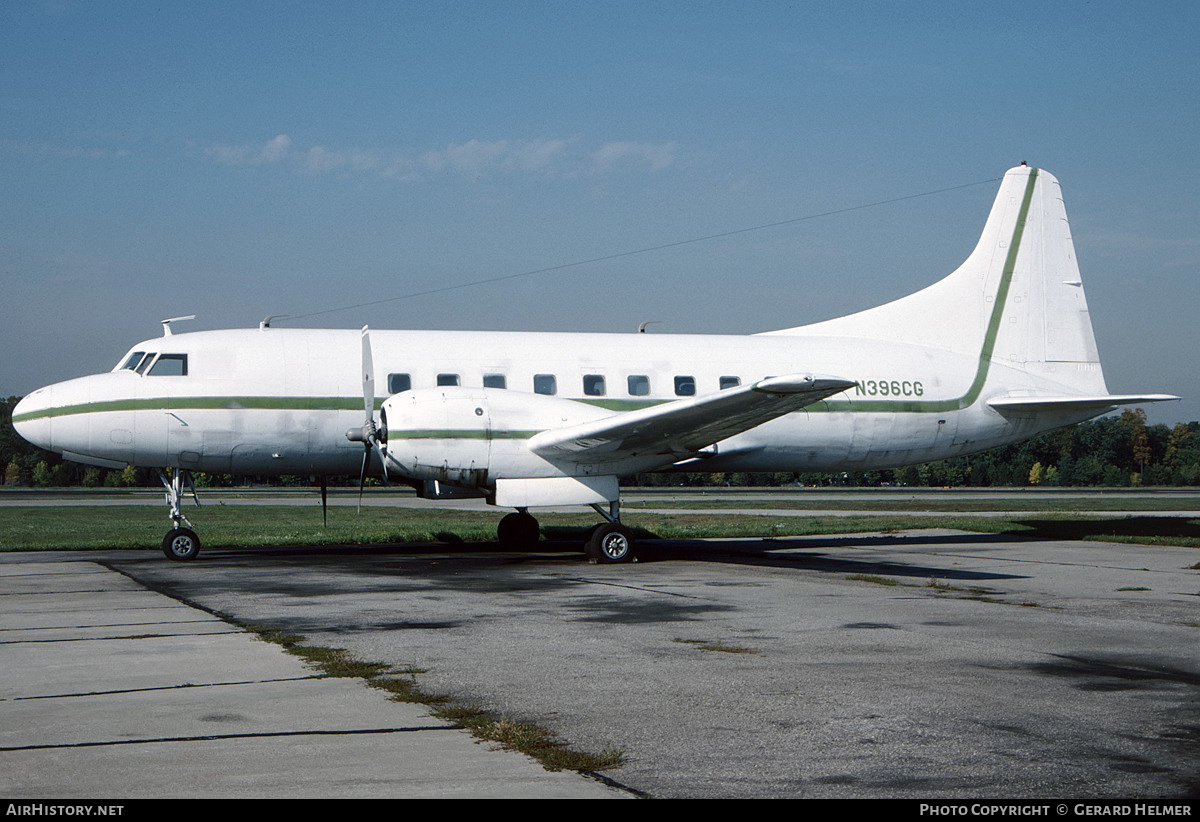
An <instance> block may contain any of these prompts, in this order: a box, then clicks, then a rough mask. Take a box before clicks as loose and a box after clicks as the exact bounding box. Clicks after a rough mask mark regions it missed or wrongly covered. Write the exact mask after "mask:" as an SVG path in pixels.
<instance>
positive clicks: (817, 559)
mask: <svg viewBox="0 0 1200 822" xmlns="http://www.w3.org/2000/svg"><path fill="white" fill-rule="evenodd" d="M573 548H574V546H566V545H554V544H544V545H543V546H541V548H540V549H539V550H536V551H526V552H504V551H500V550H499V549H498V548H497V547H496V546H494V545H486V544H483V545H392V546H373V547H349V546H347V547H342V548H339V547H323V548H314V547H304V546H296V547H291V548H279V549H223V550H206V551H205V553H204V554H202V555H201V558H200V559H199V560H197V561H195V562H192V563H183V564H181V563H172V562H169V561H167V560H165V559H164V558H163V557H162V556H161V554H159V553H158V552H154V551H138V552H134V551H124V552H121V551H104V552H88V553H86V554H78V555H72V554H66V553H59V554H38V555H28V554H25V555H22V554H9V555H0V613H2V614H3V629H4V630H3V631H0V643H2V644H0V701H2V702H0V748H2V750H0V795H6V796H10V797H12V796H30V797H46V796H68V795H69V796H74V797H84V796H87V797H138V796H287V797H290V796H364V797H365V796H572V797H575V796H629V795H644V796H651V797H662V798H671V797H680V798H683V797H690V798H708V797H712V798H728V797H734V798H741V797H747V798H748V797H824V798H906V799H921V800H925V799H932V800H939V801H945V800H961V799H966V798H979V799H982V798H995V799H1018V798H1020V799H1043V798H1061V799H1067V798H1070V799H1080V800H1082V799H1104V798H1109V799H1111V798H1140V799H1157V800H1172V801H1174V800H1183V801H1191V802H1194V801H1195V800H1196V799H1197V798H1200V777H1198V774H1200V607H1198V606H1200V572H1198V571H1200V568H1198V567H1197V566H1198V565H1200V552H1198V551H1196V550H1195V549H1189V548H1172V547H1154V546H1145V545H1117V544H1108V543H1092V542H1073V541H1057V540H1034V539H1019V538H1014V537H1010V536H998V535H988V534H970V533H964V532H955V531H944V530H934V529H930V530H924V531H912V532H906V533H889V534H859V535H846V536H840V537H804V538H791V539H788V538H780V539H775V540H757V539H754V540H695V541H647V542H645V543H644V545H643V549H642V561H641V562H638V563H635V564H632V565H622V566H605V565H592V564H589V563H588V562H587V561H586V560H585V559H584V558H583V557H582V556H581V555H580V554H579V553H577V552H576V551H574V550H573ZM110 569H112V570H110ZM113 570H119V571H120V572H121V573H120V574H116V573H113ZM155 592H159V593H155ZM186 603H194V604H196V605H199V606H202V607H203V609H204V610H199V609H197V608H194V607H190V606H189V605H188V604H186ZM210 613H221V614H227V615H230V616H231V617H234V618H236V619H238V620H240V621H242V622H245V623H252V624H260V625H269V626H272V627H275V628H278V629H281V630H284V631H288V632H291V633H297V634H301V635H304V636H305V637H306V638H307V641H308V643H309V644H313V645H321V646H327V647H336V648H344V649H347V650H348V651H349V652H350V653H351V654H352V655H353V656H354V657H355V658H357V659H360V660H363V661H380V662H384V663H387V664H390V665H393V666H396V667H410V666H411V667H412V668H415V669H420V670H421V671H423V672H424V673H422V674H420V676H419V680H418V681H419V684H420V685H421V686H422V688H423V689H425V690H426V691H428V692H432V693H446V694H450V695H452V696H454V697H455V698H457V699H459V700H460V701H462V702H464V703H469V704H477V705H480V706H482V707H484V708H487V709H489V710H492V711H493V712H494V713H496V714H499V715H502V716H506V717H511V718H514V719H517V720H521V721H531V722H535V723H537V724H539V725H541V726H543V727H546V728H548V729H550V730H551V731H554V732H555V733H557V734H558V735H559V737H560V738H561V739H563V740H564V741H565V742H567V743H568V744H570V745H571V746H572V747H575V748H577V749H581V750H591V751H599V750H601V749H603V748H605V747H613V748H616V749H619V750H621V751H623V752H624V755H625V761H624V764H623V765H622V766H621V767H619V768H616V769H613V770H610V771H607V772H606V774H605V775H606V777H607V779H608V780H609V783H608V784H601V783H600V782H595V781H591V780H588V779H587V778H585V777H582V776H578V775H575V774H549V773H546V772H544V771H541V769H540V768H539V766H537V765H536V764H534V763H532V762H530V761H529V760H527V759H525V758H524V757H522V756H520V755H517V754H512V753H508V752H502V751H491V750H488V749H487V747H486V746H484V745H481V744H477V743H475V742H474V741H472V740H471V739H470V738H469V737H467V736H466V735H465V733H463V732H460V731H454V730H450V729H448V728H446V727H444V726H441V725H440V724H439V723H437V722H434V721H432V720H430V718H429V717H427V716H425V715H424V713H423V712H422V711H421V709H419V708H411V707H407V706H404V705H398V704H396V703H391V702H389V701H387V700H386V699H385V697H384V696H383V695H382V694H381V693H376V692H372V691H370V690H369V689H367V688H366V687H364V686H362V685H359V684H358V683H356V682H354V681H349V680H320V679H313V678H312V672H311V671H309V670H307V669H306V668H305V666H304V665H303V663H301V662H300V661H298V660H296V659H295V658H292V657H290V656H287V655H286V654H284V653H283V652H281V651H279V650H277V649H276V648H274V647H273V646H270V645H267V644H265V643H263V642H261V641H259V640H258V639H257V638H255V637H253V636H251V635H248V634H246V633H243V632H241V631H239V630H237V629H235V628H233V627H232V626H231V625H228V624H226V623H225V622H222V621H221V620H219V619H216V618H214V617H211V616H210ZM617 786H620V787H623V788H626V789H627V791H622V790H620V789H619V788H618V787H617Z"/></svg>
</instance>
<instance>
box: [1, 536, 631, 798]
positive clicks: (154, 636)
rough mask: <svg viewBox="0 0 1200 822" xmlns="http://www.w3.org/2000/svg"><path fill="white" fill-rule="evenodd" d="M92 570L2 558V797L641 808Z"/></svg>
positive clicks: (78, 559)
mask: <svg viewBox="0 0 1200 822" xmlns="http://www.w3.org/2000/svg"><path fill="white" fill-rule="evenodd" d="M127 553H128V552H127ZM121 555H122V552H105V554H104V557H103V558H104V559H106V560H109V561H112V560H114V559H116V560H119V559H120V557H121ZM92 556H98V555H89V554H80V555H70V554H61V553H60V554H55V555H50V554H39V555H29V554H25V555H20V554H16V555H14V554H7V555H0V626H2V627H0V796H3V797H6V798H7V799H10V800H11V799H21V798H29V799H50V798H69V799H102V798H109V799H136V798H147V797H159V798H162V797H166V798H181V797H223V798H231V797H252V798H268V797H269V798H297V797H358V798H363V797H373V798H385V797H404V798H412V797H435V798H448V797H455V798H459V797H462V798H466V797H470V798H481V797H484V798H590V799H600V798H616V797H627V796H629V795H630V794H628V793H627V792H624V791H620V790H617V789H614V788H612V787H609V786H607V785H605V784H603V783H601V782H599V781H597V780H594V779H590V778H587V777H585V776H581V775H579V774H576V773H573V772H558V773H552V772H549V771H546V770H545V769H543V768H542V767H541V766H540V765H539V764H538V763H536V762H535V761H533V760H531V759H530V758H528V757H526V756H524V755H522V754H518V753H513V752H509V751H501V750H496V749H494V748H493V747H492V746H490V745H488V744H484V743H479V742H477V741H475V740H474V739H473V738H472V737H471V736H470V735H469V734H468V733H467V732H466V731H464V730H461V729H458V728H455V727H453V726H452V725H450V724H449V723H447V722H444V721H441V720H439V719H435V718H433V717H431V716H429V715H428V712H427V711H426V710H425V709H424V708H423V707H422V706H420V705H411V704H401V703H396V702H392V701H390V700H388V699H387V696H386V695H385V694H384V693H383V692H381V691H378V690H374V689H371V688H369V687H367V686H366V685H364V684H363V682H362V681H360V680H354V679H327V678H320V677H318V676H317V675H316V673H315V672H314V670H312V669H311V668H310V667H308V666H307V665H306V664H305V663H304V662H303V661H302V660H300V659H299V658H297V657H295V656H291V655H289V654H287V653H285V652H284V651H283V650H282V649H281V648H279V647H278V646H275V645H272V644H269V643H267V642H264V641H262V640H260V639H258V638H257V637H256V636H255V635H254V634H251V633H248V632H246V631H244V630H241V629H239V628H237V627H235V626H233V625H231V624H229V623H227V622H224V621H222V620H220V619H218V618H216V617H214V616H212V615H211V614H209V613H206V612H205V611H202V610H200V609H198V608H194V607H191V606H189V605H187V604H184V603H182V602H180V601H178V600H176V599H172V598H171V597H168V596H164V595H163V594H160V593H156V592H154V591H151V590H149V589H147V588H146V587H145V586H144V585H142V584H140V583H138V582H136V581H135V580H133V579H130V578H129V577H127V576H125V575H123V574H120V573H117V572H116V571H113V570H110V569H109V568H107V567H104V566H103V565H100V564H97V563H96V562H94V561H92V560H91V559H90V557H92ZM137 556H138V557H139V558H144V557H145V552H139V553H138V554H137ZM164 561H165V560H164Z"/></svg>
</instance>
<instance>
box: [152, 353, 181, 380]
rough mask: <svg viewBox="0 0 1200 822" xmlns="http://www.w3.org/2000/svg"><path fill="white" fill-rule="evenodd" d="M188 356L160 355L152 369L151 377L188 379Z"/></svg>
mask: <svg viewBox="0 0 1200 822" xmlns="http://www.w3.org/2000/svg"><path fill="white" fill-rule="evenodd" d="M187 372H188V366H187V354H159V355H158V359H157V360H155V361H154V365H153V366H152V367H151V368H150V376H151V377H186V376H187Z"/></svg>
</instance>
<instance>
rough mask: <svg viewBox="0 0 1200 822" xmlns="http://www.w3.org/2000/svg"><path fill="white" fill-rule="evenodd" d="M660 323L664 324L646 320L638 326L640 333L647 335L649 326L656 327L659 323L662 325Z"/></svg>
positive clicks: (658, 321)
mask: <svg viewBox="0 0 1200 822" xmlns="http://www.w3.org/2000/svg"><path fill="white" fill-rule="evenodd" d="M660 322H662V320H646V321H645V322H644V323H640V324H639V325H638V333H639V334H645V333H646V326H648V325H655V324H657V323H660Z"/></svg>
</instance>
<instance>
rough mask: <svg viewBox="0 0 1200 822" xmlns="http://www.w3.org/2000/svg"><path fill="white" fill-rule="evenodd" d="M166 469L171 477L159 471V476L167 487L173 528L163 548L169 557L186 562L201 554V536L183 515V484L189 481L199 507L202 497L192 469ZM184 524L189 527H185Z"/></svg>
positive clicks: (164, 538) (164, 541) (189, 486)
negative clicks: (197, 493) (193, 478)
mask: <svg viewBox="0 0 1200 822" xmlns="http://www.w3.org/2000/svg"><path fill="white" fill-rule="evenodd" d="M166 471H167V472H168V473H169V474H170V476H169V477H168V475H167V473H164V472H162V471H159V472H158V478H159V479H160V480H161V481H162V484H163V487H164V488H166V489H167V506H168V507H169V508H170V509H171V512H170V514H169V515H168V516H170V518H171V525H172V528H171V530H170V531H168V532H167V535H166V536H165V537H163V541H162V550H163V554H165V555H166V557H167V559H173V560H176V561H177V562H186V561H187V560H192V559H195V558H196V557H198V556H200V538H199V537H198V536H196V532H195V531H193V530H192V524H191V523H190V522H188V521H187V517H185V516H184V515H183V508H182V506H181V504H180V501H181V500H182V499H183V484H184V483H185V482H186V483H187V486H188V490H189V491H191V492H192V499H194V500H195V501H196V506H197V507H199V506H200V497H198V496H196V486H195V485H194V484H193V483H192V472H191V471H184V470H182V469H179V468H168V469H166ZM184 525H186V526H188V527H186V528H184V527H183V526H184Z"/></svg>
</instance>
